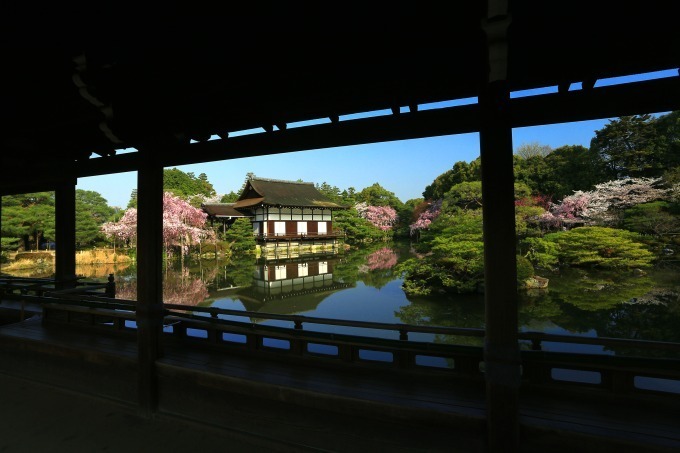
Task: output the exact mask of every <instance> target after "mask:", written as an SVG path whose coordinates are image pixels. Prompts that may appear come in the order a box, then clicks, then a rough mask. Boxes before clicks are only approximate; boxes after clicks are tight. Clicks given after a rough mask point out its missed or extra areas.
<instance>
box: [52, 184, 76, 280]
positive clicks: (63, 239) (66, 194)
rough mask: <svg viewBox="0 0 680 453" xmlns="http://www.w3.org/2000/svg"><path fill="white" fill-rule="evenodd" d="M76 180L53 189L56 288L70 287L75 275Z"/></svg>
mask: <svg viewBox="0 0 680 453" xmlns="http://www.w3.org/2000/svg"><path fill="white" fill-rule="evenodd" d="M76 182H77V181H76V180H75V179H74V180H72V181H64V182H61V183H58V184H57V185H56V186H55V190H54V216H55V222H54V223H55V242H56V244H57V246H56V251H55V272H54V274H55V278H56V280H57V282H58V283H57V288H59V289H63V288H72V287H74V286H75V284H76V282H75V277H76Z"/></svg>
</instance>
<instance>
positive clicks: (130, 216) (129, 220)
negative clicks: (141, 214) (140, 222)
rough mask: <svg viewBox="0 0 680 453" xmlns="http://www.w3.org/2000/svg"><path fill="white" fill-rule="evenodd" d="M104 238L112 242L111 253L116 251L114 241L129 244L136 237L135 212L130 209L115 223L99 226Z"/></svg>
mask: <svg viewBox="0 0 680 453" xmlns="http://www.w3.org/2000/svg"><path fill="white" fill-rule="evenodd" d="M101 231H102V233H104V235H105V236H106V237H109V238H111V239H112V240H113V251H114V252H115V251H116V241H117V240H118V241H121V242H122V243H123V244H129V243H130V242H131V241H132V240H133V239H135V238H136V237H137V210H136V209H135V208H130V209H128V210H127V211H125V213H124V214H123V217H121V218H120V220H118V221H117V222H106V223H104V224H103V225H102V226H101Z"/></svg>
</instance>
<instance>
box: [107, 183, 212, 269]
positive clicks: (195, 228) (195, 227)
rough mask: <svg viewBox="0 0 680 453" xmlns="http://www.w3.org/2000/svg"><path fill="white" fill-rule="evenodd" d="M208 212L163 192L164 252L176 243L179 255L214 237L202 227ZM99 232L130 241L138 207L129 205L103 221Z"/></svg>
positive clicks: (133, 235)
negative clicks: (117, 216)
mask: <svg viewBox="0 0 680 453" xmlns="http://www.w3.org/2000/svg"><path fill="white" fill-rule="evenodd" d="M207 216H208V215H207V214H206V213H205V212H204V211H203V210H201V209H199V208H195V207H193V206H191V205H190V204H189V203H188V202H186V201H184V200H182V199H181V198H179V197H176V196H174V195H172V194H171V193H170V192H165V193H164V194H163V244H164V246H165V249H166V252H167V253H172V249H173V248H176V247H179V249H180V251H181V255H182V256H184V255H186V254H187V253H188V250H189V246H190V245H193V244H200V243H201V241H203V240H207V239H213V236H214V232H213V231H212V230H210V229H205V228H204V226H205V222H206V219H207ZM102 232H103V233H104V234H105V235H106V236H107V237H110V238H113V239H114V243H115V240H116V239H117V240H120V241H131V240H133V239H134V238H136V236H137V210H136V209H135V208H129V209H128V210H126V211H125V214H124V215H123V217H122V218H121V219H120V220H119V221H118V222H108V223H105V224H104V225H102Z"/></svg>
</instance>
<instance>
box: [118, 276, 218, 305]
mask: <svg viewBox="0 0 680 453" xmlns="http://www.w3.org/2000/svg"><path fill="white" fill-rule="evenodd" d="M209 295H210V293H209V292H208V288H207V287H206V285H205V283H204V282H203V280H201V279H200V278H197V277H192V276H191V275H190V274H189V269H187V268H184V269H183V270H182V271H173V270H168V271H167V272H166V273H165V276H164V278H163V302H165V303H168V304H178V305H190V306H195V305H198V304H200V303H201V302H203V301H204V300H205V299H207V298H208V297H209ZM116 299H125V300H137V283H136V282H135V281H125V280H122V281H121V280H119V281H117V282H116Z"/></svg>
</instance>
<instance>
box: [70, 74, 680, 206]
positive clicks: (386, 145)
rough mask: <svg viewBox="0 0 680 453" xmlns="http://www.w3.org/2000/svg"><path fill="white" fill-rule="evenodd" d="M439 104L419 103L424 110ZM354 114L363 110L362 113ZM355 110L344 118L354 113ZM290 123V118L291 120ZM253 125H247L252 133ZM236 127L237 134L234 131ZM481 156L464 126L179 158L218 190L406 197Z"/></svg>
mask: <svg viewBox="0 0 680 453" xmlns="http://www.w3.org/2000/svg"><path fill="white" fill-rule="evenodd" d="M673 76H678V72H677V70H669V71H661V72H658V73H651V74H645V75H638V76H630V77H626V78H618V79H610V80H602V81H598V83H597V84H596V87H598V86H604V85H607V84H614V83H626V82H631V81H636V80H643V79H650V78H659V77H673ZM579 88H580V87H579V86H577V85H575V86H572V89H579ZM554 91H556V87H549V88H545V89H539V90H532V91H531V92H522V93H515V94H513V97H517V96H524V95H531V94H540V93H550V92H554ZM469 102H474V100H461V101H456V102H452V103H444V104H442V103H440V104H439V105H438V106H446V105H454V104H456V103H469ZM436 107H437V105H432V106H420V109H421V110H424V109H427V108H436ZM384 113H385V112H371V113H368V114H364V115H363V116H375V115H376V114H384ZM354 117H357V115H355V116H354ZM351 119H352V118H341V120H351ZM608 121H609V119H606V118H605V119H601V120H593V121H582V122H577V123H564V124H553V125H549V126H536V127H525V128H516V129H514V130H513V146H514V148H515V149H517V147H519V146H521V145H522V144H526V143H532V142H538V143H540V144H542V145H549V146H551V147H552V148H557V147H560V146H563V145H583V146H586V147H589V146H590V140H591V139H592V138H593V136H594V135H595V131H596V130H598V129H602V128H603V127H604V126H605V125H606V124H607V123H608ZM289 127H291V126H289ZM248 132H251V131H246V133H248ZM232 135H234V134H232ZM478 156H479V135H478V134H477V133H474V134H459V135H451V136H443V137H431V138H425V139H416V140H403V141H396V142H383V143H374V144H369V145H357V146H346V147H339V148H327V149H320V150H311V151H300V152H294V153H286V154H279V155H272V156H261V157H252V158H244V159H231V160H226V161H221V162H211V163H205V164H194V165H183V166H178V167H176V168H179V169H180V170H182V171H184V172H187V173H188V172H193V173H194V174H195V175H196V176H198V175H199V174H201V173H205V174H206V175H207V176H208V181H210V182H211V183H212V185H213V187H214V188H215V190H216V191H217V192H218V193H219V194H226V193H229V192H231V191H235V192H237V191H238V190H239V188H240V187H241V185H242V184H243V181H244V179H245V177H246V174H247V173H248V172H252V173H254V174H255V175H256V176H259V177H263V178H272V179H284V180H293V181H295V180H298V179H302V180H303V181H308V182H314V183H319V184H321V183H323V182H327V183H328V184H330V185H331V186H336V187H338V188H340V189H341V190H343V189H347V188H349V187H354V188H355V189H356V190H357V191H360V190H361V189H363V188H365V187H368V186H370V185H372V184H374V183H376V182H377V183H379V184H380V185H381V186H382V187H384V188H385V189H387V190H389V191H391V192H394V194H395V195H396V196H397V197H398V198H399V199H400V200H402V201H404V202H405V201H407V200H409V199H412V198H420V197H422V192H423V190H424V189H425V187H426V186H427V185H428V184H431V183H432V181H433V180H434V179H435V178H436V177H437V176H439V175H440V174H442V173H444V172H445V171H447V170H449V169H450V168H451V167H452V166H453V164H454V163H456V162H458V161H466V162H470V161H472V160H474V159H476V158H477V157H478ZM136 187H137V174H136V172H129V173H119V174H115V175H105V176H94V177H89V178H80V179H79V180H78V186H77V188H78V189H83V190H93V191H96V192H99V193H100V194H101V195H102V196H103V197H104V198H105V199H106V200H107V202H108V203H109V205H111V206H119V207H122V208H125V207H126V206H127V203H128V200H129V199H130V194H131V192H132V190H133V189H134V188H136Z"/></svg>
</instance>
